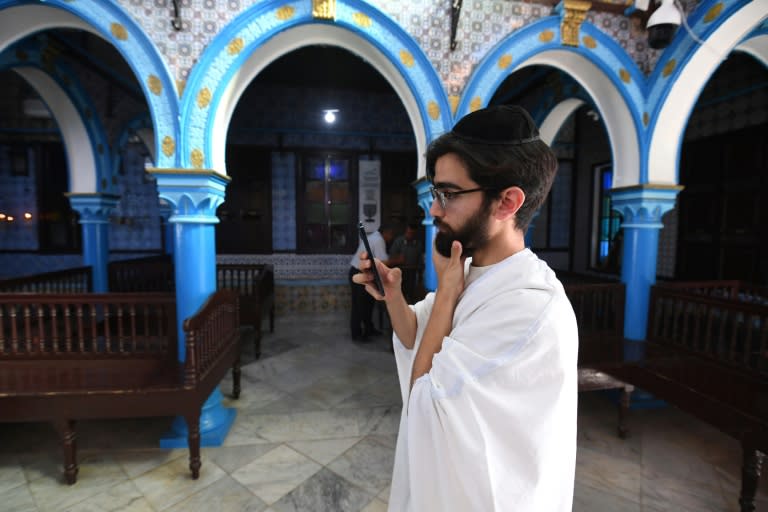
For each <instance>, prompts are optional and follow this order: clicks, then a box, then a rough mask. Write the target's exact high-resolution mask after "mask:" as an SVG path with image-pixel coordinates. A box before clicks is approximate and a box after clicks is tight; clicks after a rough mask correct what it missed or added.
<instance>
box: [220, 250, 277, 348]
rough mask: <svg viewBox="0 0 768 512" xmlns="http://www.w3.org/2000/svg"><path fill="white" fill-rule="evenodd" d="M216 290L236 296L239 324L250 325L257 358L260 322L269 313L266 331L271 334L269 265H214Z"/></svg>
mask: <svg viewBox="0 0 768 512" xmlns="http://www.w3.org/2000/svg"><path fill="white" fill-rule="evenodd" d="M216 285H217V288H218V289H219V290H235V291H237V292H238V294H239V296H240V321H241V322H242V323H243V324H245V325H252V326H253V328H254V331H255V334H256V337H255V340H254V350H255V354H256V358H257V359H258V358H259V357H260V356H261V319H262V318H263V317H264V313H265V312H269V332H275V272H274V269H273V267H272V265H269V264H248V265H244V264H229V263H219V264H217V265H216Z"/></svg>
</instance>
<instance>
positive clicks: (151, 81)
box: [147, 75, 163, 96]
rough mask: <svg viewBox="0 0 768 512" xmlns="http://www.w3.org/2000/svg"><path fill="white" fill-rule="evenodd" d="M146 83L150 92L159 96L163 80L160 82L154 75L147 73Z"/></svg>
mask: <svg viewBox="0 0 768 512" xmlns="http://www.w3.org/2000/svg"><path fill="white" fill-rule="evenodd" d="M147 85H149V90H150V91H152V94H154V95H155V96H159V95H160V93H161V92H163V82H161V81H160V79H159V78H158V77H157V76H156V75H149V78H147Z"/></svg>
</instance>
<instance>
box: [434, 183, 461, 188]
mask: <svg viewBox="0 0 768 512" xmlns="http://www.w3.org/2000/svg"><path fill="white" fill-rule="evenodd" d="M432 186H433V187H435V188H437V189H443V188H455V189H459V190H460V189H461V187H460V186H458V185H456V184H455V183H451V182H450V181H433V182H432Z"/></svg>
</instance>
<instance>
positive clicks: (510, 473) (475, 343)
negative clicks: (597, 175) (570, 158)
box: [354, 105, 578, 512]
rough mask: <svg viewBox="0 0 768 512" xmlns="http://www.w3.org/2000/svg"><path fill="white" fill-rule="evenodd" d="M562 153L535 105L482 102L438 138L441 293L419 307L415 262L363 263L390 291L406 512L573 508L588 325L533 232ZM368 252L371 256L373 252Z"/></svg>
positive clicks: (398, 456) (392, 506)
mask: <svg viewBox="0 0 768 512" xmlns="http://www.w3.org/2000/svg"><path fill="white" fill-rule="evenodd" d="M556 170H557V159H556V158H555V155H554V154H553V153H552V151H551V150H550V148H549V147H548V146H547V145H546V144H545V143H544V142H543V141H542V140H541V139H540V138H539V132H538V129H537V128H536V125H535V124H534V122H533V120H532V119H531V117H530V116H529V115H528V113H527V112H526V111H525V110H523V109H522V108H520V107H515V106H509V105H503V106H494V107H488V108H485V109H481V110H478V111H475V112H473V113H471V114H468V115H467V116H465V117H464V118H462V119H461V120H460V121H459V122H458V123H457V124H456V126H454V128H453V129H452V130H451V131H450V132H448V133H446V134H443V135H442V136H440V137H439V138H437V139H436V140H435V141H434V142H432V143H431V144H430V146H429V149H428V150H427V175H428V177H429V179H430V180H431V181H432V189H431V193H432V198H433V200H432V205H431V207H430V214H431V215H432V217H433V218H434V219H435V225H436V226H437V228H438V232H437V234H436V236H435V242H434V251H433V261H434V264H435V270H436V273H437V291H436V292H434V293H430V294H428V295H427V296H426V298H425V299H424V300H422V301H421V302H419V303H417V304H416V305H414V306H408V304H407V303H406V301H405V299H404V297H403V294H402V292H401V271H400V269H398V268H390V267H388V266H387V265H386V264H385V263H384V262H381V261H376V262H375V264H376V266H377V268H378V271H379V273H380V274H381V278H382V282H383V284H384V290H385V296H381V295H379V293H378V292H377V291H376V289H375V287H374V286H372V285H371V284H370V283H371V280H372V274H371V272H370V271H369V269H370V265H371V262H370V261H369V260H367V259H362V260H361V263H360V266H359V268H360V269H361V270H362V271H363V272H362V273H360V274H357V275H355V277H354V282H356V283H359V284H364V285H365V289H366V290H367V291H368V293H370V294H371V295H372V296H374V297H375V298H376V299H378V300H384V301H386V305H387V310H388V311H389V316H390V319H391V322H392V326H393V330H394V335H393V344H394V352H395V359H396V364H397V372H398V376H399V380H400V389H401V394H402V398H403V409H402V413H401V418H400V431H399V434H398V438H397V448H396V451H395V464H394V469H393V476H392V488H391V492H390V497H389V510H390V511H392V512H417V511H418V512H422V511H440V512H492V511H496V512H508V511H515V512H570V511H571V507H572V501H573V487H574V477H575V470H576V405H577V366H576V363H577V355H578V332H577V327H576V318H575V315H574V313H573V308H572V307H571V304H570V302H569V301H568V298H567V297H566V295H565V291H564V290H563V286H562V285H561V284H560V281H558V279H557V277H556V276H555V273H554V272H553V271H552V270H551V269H550V268H549V267H548V266H547V264H546V263H544V262H543V261H542V260H540V259H539V258H538V257H537V256H536V255H535V254H534V253H533V252H531V250H530V249H528V248H526V247H525V240H524V234H525V231H526V228H527V227H528V224H529V223H530V220H531V217H532V216H533V214H534V212H535V211H536V210H537V209H538V208H539V207H540V206H541V204H542V203H543V202H544V199H545V198H546V197H547V194H548V193H549V189H550V187H551V186H552V182H553V180H554V177H555V173H556ZM363 256H365V255H363Z"/></svg>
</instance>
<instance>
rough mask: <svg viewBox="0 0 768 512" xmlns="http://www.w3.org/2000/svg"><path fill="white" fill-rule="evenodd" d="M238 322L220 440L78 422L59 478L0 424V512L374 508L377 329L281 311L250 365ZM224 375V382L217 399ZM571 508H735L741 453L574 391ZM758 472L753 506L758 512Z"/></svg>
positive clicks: (382, 465) (36, 429)
mask: <svg viewBox="0 0 768 512" xmlns="http://www.w3.org/2000/svg"><path fill="white" fill-rule="evenodd" d="M252 336H253V333H252V332H250V331H247V330H246V331H244V333H243V337H244V345H243V346H244V350H245V352H246V357H245V363H246V364H245V365H244V367H243V379H244V380H243V392H242V396H241V398H240V400H230V399H229V398H225V403H226V406H228V407H235V408H237V409H238V415H237V419H236V421H235V424H234V426H233V428H232V430H231V431H230V434H229V436H228V437H227V439H226V442H225V443H224V446H222V447H219V448H203V451H202V454H203V466H202V470H201V475H200V479H199V480H197V481H194V480H191V478H190V476H189V471H188V469H187V452H186V450H160V449H159V448H157V440H158V439H159V437H160V435H161V434H162V433H163V432H165V431H166V429H167V428H168V426H169V424H170V420H169V419H167V418H160V419H142V420H121V421H92V422H82V423H80V424H79V427H78V433H79V440H78V443H79V463H80V474H79V479H78V482H77V484H75V485H74V486H66V485H64V484H63V483H62V478H61V474H60V473H61V470H60V465H61V460H60V455H59V449H58V445H57V441H56V436H55V434H54V432H53V430H52V428H51V427H49V426H48V425H46V424H3V425H0V440H2V443H0V511H8V512H27V511H29V512H33V511H78V512H80V511H83V512H97V511H131V512H139V511H160V510H163V511H166V510H167V511H173V512H176V511H184V512H195V511H204V512H229V511H254V512H257V511H258V512H261V511H269V512H278V511H279V512H282V511H302V512H304V511H308V512H324V511H329V512H337V511H366V512H374V511H383V510H386V508H387V498H388V495H389V483H390V477H391V474H390V473H391V470H392V462H393V459H394V447H395V439H396V434H397V425H398V419H399V414H400V407H401V405H400V395H399V391H398V387H397V381H396V376H395V373H394V372H395V369H394V364H393V356H392V354H391V353H390V352H389V346H388V341H387V340H385V339H384V338H381V339H378V340H376V341H375V342H374V343H370V344H364V345H358V344H353V343H352V341H351V340H350V338H349V335H348V328H347V319H346V317H345V316H344V315H342V314H315V315H308V314H302V315H286V316H282V317H280V318H278V319H277V325H276V329H275V333H274V334H269V333H267V334H265V336H264V339H263V342H262V346H263V355H262V358H261V359H260V360H258V361H255V360H254V358H253V353H252V350H253V349H252V342H251V341H252ZM229 391H230V382H229V381H225V382H223V383H222V392H223V393H224V395H225V397H227V396H228V394H229ZM579 409H580V410H579V437H578V440H579V447H578V466H577V470H576V490H575V497H574V507H573V510H574V511H580V512H581V511H583V512H602V511H606V512H641V511H644V512H661V511H676V512H677V511H680V512H705V511H706V512H710V511H711V512H719V511H725V512H731V511H733V512H736V511H738V506H737V501H736V500H737V497H738V492H739V485H740V469H739V468H740V452H739V447H738V445H737V444H736V443H735V442H734V441H733V440H731V439H730V438H728V437H726V436H724V435H722V434H720V433H719V432H718V431H716V430H714V429H712V428H710V427H709V426H707V425H705V424H703V423H701V422H699V421H696V420H695V419H693V418H691V417H689V416H687V415H685V414H683V413H681V412H680V411H677V410H675V409H672V408H667V409H656V410H636V411H633V412H632V417H631V427H632V435H631V437H630V438H629V439H627V440H626V441H622V440H620V439H618V437H616V435H615V427H616V422H615V414H614V409H613V406H612V405H611V404H610V402H609V401H608V400H607V399H606V398H605V397H604V396H602V395H600V394H596V393H591V394H582V395H580V402H579ZM767 481H768V478H763V480H762V482H761V490H760V494H759V502H758V506H757V510H758V511H764V512H766V511H768V482H767Z"/></svg>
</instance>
